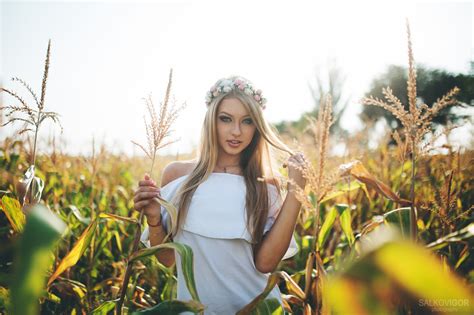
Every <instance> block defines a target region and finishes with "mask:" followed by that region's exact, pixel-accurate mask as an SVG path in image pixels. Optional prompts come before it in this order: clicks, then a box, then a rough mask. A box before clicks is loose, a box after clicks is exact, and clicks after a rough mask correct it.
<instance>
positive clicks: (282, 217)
mask: <svg viewBox="0 0 474 315" xmlns="http://www.w3.org/2000/svg"><path fill="white" fill-rule="evenodd" d="M306 163H307V162H306V161H305V157H304V155H303V154H302V153H297V154H294V155H292V156H291V157H290V158H289V159H288V177H289V178H291V179H292V180H293V181H294V182H295V183H296V184H297V185H298V186H299V187H302V188H304V186H305V185H306V179H305V178H304V177H303V174H302V172H301V168H302V167H303V166H304V165H305V164H306ZM300 208H301V203H300V202H299V201H298V200H297V199H296V196H295V188H294V187H293V185H292V184H290V183H288V194H287V195H286V198H285V200H284V201H283V205H282V207H281V209H280V212H279V215H278V216H277V218H276V220H275V223H273V225H272V228H271V229H270V231H269V232H268V233H267V234H266V235H265V236H264V238H263V240H262V241H261V242H260V244H259V245H258V246H257V249H256V253H255V255H254V259H255V267H256V268H257V270H258V271H260V272H262V273H268V272H272V271H273V270H275V269H276V267H277V266H278V264H279V263H280V261H281V259H282V258H283V256H284V255H285V253H286V251H287V250H288V246H289V245H290V241H291V238H292V236H293V232H294V230H295V225H296V220H297V219H298V214H299V212H300Z"/></svg>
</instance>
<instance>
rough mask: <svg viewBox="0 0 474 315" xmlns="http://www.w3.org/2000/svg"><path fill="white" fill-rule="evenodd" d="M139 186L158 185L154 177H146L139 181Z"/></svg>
mask: <svg viewBox="0 0 474 315" xmlns="http://www.w3.org/2000/svg"><path fill="white" fill-rule="evenodd" d="M138 186H153V187H156V183H155V181H154V180H152V179H145V180H141V181H139V182H138Z"/></svg>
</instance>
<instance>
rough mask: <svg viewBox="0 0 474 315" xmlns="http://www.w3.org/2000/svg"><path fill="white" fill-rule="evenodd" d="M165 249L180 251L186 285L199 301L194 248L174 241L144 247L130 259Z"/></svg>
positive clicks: (131, 260)
mask: <svg viewBox="0 0 474 315" xmlns="http://www.w3.org/2000/svg"><path fill="white" fill-rule="evenodd" d="M164 249H174V250H176V251H177V252H178V254H179V255H180V257H181V269H182V270H183V275H184V280H185V282H186V286H187V288H188V290H189V293H190V294H191V297H192V298H193V300H196V301H199V296H198V293H197V290H196V283H195V282H194V270H193V268H194V262H193V250H192V249H191V247H189V246H188V245H185V244H180V243H176V242H173V243H165V244H160V245H156V246H152V247H149V248H144V249H141V250H139V251H136V252H135V253H133V254H132V255H131V256H130V258H129V261H130V262H133V261H134V260H137V259H140V258H143V257H146V256H150V255H153V254H156V253H157V252H159V251H162V250H164Z"/></svg>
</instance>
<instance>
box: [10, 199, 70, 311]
mask: <svg viewBox="0 0 474 315" xmlns="http://www.w3.org/2000/svg"><path fill="white" fill-rule="evenodd" d="M29 211H30V212H29V215H28V217H27V221H26V225H25V229H24V231H23V234H22V235H21V238H20V244H19V248H18V252H17V255H16V258H15V261H14V266H15V271H14V277H13V278H14V279H15V282H14V283H13V285H12V291H11V295H12V305H13V313H14V314H21V315H23V314H37V313H38V311H39V309H38V306H39V305H38V298H39V297H40V295H41V294H42V292H43V291H44V282H45V275H46V271H47V270H48V269H49V267H50V266H51V263H52V259H51V258H52V252H51V251H52V248H53V247H54V245H55V244H56V241H57V240H58V239H59V237H60V236H61V234H62V233H63V232H64V230H65V229H66V225H65V224H64V222H63V221H62V220H61V219H59V218H58V217H57V216H56V215H55V214H54V213H53V212H52V211H50V210H49V209H47V208H46V207H44V206H42V205H39V204H36V205H34V206H33V207H32V208H31V210H29Z"/></svg>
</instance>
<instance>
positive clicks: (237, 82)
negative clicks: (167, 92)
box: [234, 79, 244, 85]
mask: <svg viewBox="0 0 474 315" xmlns="http://www.w3.org/2000/svg"><path fill="white" fill-rule="evenodd" d="M234 83H235V85H241V84H243V83H244V82H242V80H240V79H235V80H234Z"/></svg>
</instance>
